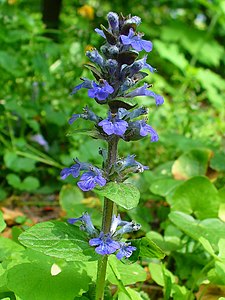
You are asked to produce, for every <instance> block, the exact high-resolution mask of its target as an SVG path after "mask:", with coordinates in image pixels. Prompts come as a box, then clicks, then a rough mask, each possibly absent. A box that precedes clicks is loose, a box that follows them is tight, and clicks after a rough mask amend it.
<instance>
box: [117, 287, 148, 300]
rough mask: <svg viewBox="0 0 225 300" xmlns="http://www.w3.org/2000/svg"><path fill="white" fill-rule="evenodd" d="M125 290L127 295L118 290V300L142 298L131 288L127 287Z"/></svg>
mask: <svg viewBox="0 0 225 300" xmlns="http://www.w3.org/2000/svg"><path fill="white" fill-rule="evenodd" d="M126 292H127V293H128V294H129V296H127V295H126V294H125V293H124V292H119V294H118V300H130V299H132V300H143V298H142V297H141V295H140V294H139V293H138V292H136V291H135V290H134V289H132V288H129V287H127V288H126Z"/></svg>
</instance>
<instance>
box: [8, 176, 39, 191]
mask: <svg viewBox="0 0 225 300" xmlns="http://www.w3.org/2000/svg"><path fill="white" fill-rule="evenodd" d="M6 179H7V181H8V183H9V184H10V185H11V186H13V187H14V188H16V189H18V190H21V191H23V190H25V191H34V190H36V189H37V188H38V187H39V185H40V183H39V180H38V179H37V178H35V177H33V176H28V177H26V178H25V179H24V180H23V181H22V182H21V180H20V178H19V176H17V175H16V174H8V175H7V176H6Z"/></svg>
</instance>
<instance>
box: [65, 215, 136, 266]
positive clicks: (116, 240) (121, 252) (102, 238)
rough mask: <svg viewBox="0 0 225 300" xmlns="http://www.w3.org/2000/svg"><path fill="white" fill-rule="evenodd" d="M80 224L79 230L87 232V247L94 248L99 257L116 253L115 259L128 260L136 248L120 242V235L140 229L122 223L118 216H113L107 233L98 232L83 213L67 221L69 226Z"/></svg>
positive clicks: (132, 224) (134, 224)
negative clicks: (88, 238)
mask: <svg viewBox="0 0 225 300" xmlns="http://www.w3.org/2000/svg"><path fill="white" fill-rule="evenodd" d="M78 221H79V222H81V223H82V224H81V226H80V229H81V230H83V231H85V232H87V233H88V235H89V237H90V240H89V245H90V246H94V247H96V248H95V251H96V252H97V253H98V254H100V255H109V254H112V253H116V257H117V258H118V259H119V260H121V259H122V258H123V257H125V258H128V257H130V256H131V255H132V253H133V251H135V250H136V247H134V246H131V243H129V242H124V241H122V240H121V238H122V235H123V234H125V233H130V232H133V231H137V230H139V229H140V228H141V226H140V225H139V224H136V223H135V222H133V221H131V222H127V221H122V220H121V218H120V215H118V216H115V215H114V216H113V219H112V223H111V228H110V231H109V232H108V233H106V234H105V233H103V232H102V231H101V232H99V231H98V230H97V229H96V228H95V227H94V225H93V224H92V221H91V218H90V216H89V214H88V213H84V214H83V215H82V216H81V217H79V218H71V219H69V220H68V222H69V223H70V224H75V223H76V222H78Z"/></svg>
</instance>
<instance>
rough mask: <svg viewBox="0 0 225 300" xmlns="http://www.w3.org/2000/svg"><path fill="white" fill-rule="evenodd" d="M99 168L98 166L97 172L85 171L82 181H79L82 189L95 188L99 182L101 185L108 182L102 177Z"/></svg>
mask: <svg viewBox="0 0 225 300" xmlns="http://www.w3.org/2000/svg"><path fill="white" fill-rule="evenodd" d="M97 170H98V169H97V168H96V169H95V172H94V171H90V172H86V173H83V175H82V176H81V178H80V181H78V183H77V185H78V186H79V188H80V189H81V190H82V191H84V192H87V191H90V190H93V189H94V188H95V186H96V185H97V184H99V185H100V186H104V185H105V184H106V180H105V178H104V177H102V174H101V172H100V170H98V171H97Z"/></svg>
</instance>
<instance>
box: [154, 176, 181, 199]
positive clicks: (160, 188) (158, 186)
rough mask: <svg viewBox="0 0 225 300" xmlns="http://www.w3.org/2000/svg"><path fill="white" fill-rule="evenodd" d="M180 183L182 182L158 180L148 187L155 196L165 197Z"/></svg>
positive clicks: (169, 179) (165, 179)
mask: <svg viewBox="0 0 225 300" xmlns="http://www.w3.org/2000/svg"><path fill="white" fill-rule="evenodd" d="M181 183H182V181H178V180H174V179H172V178H163V179H158V180H156V181H154V182H153V183H152V184H151V185H150V191H151V192H152V193H154V194H156V195H160V196H164V197H165V196H167V195H168V194H169V193H170V192H172V191H173V190H174V189H175V188H176V187H177V186H179V185H180V184H181Z"/></svg>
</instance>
